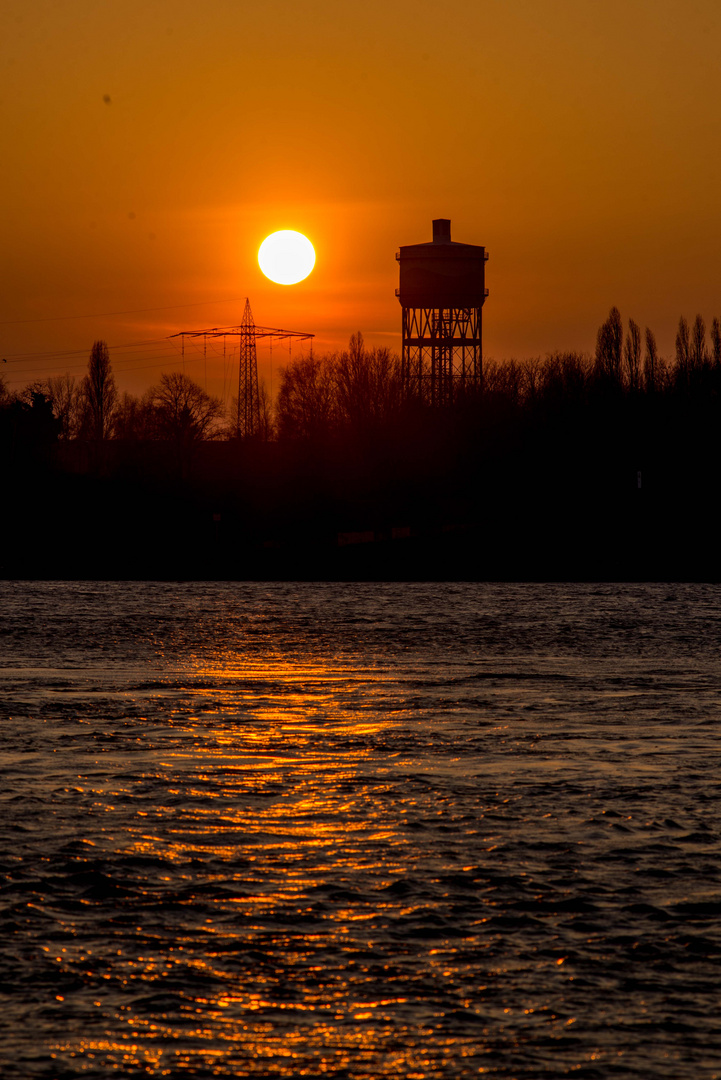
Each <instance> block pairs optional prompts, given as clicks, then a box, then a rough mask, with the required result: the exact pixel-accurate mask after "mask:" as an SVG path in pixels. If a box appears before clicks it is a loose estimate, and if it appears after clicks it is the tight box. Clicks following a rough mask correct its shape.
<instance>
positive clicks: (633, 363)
mask: <svg viewBox="0 0 721 1080" xmlns="http://www.w3.org/2000/svg"><path fill="white" fill-rule="evenodd" d="M623 356H624V360H625V362H626V378H627V380H628V388H629V390H638V389H639V387H640V385H641V327H640V326H639V325H638V323H637V322H634V320H633V319H629V320H628V333H627V334H626V343H625V346H624V350H623Z"/></svg>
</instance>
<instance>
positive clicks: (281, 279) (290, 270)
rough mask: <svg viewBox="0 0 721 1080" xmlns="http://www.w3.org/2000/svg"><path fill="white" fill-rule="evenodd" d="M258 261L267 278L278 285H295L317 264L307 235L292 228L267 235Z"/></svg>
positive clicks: (259, 252) (261, 246)
mask: <svg viewBox="0 0 721 1080" xmlns="http://www.w3.org/2000/svg"><path fill="white" fill-rule="evenodd" d="M258 263H259V265H260V268H261V270H262V271H263V273H264V274H265V276H266V277H267V278H270V280H271V281H275V282H277V283H278V285H295V284H296V283H297V282H299V281H302V280H303V278H307V277H308V274H309V273H310V272H311V270H312V269H313V267H314V266H315V251H314V250H313V245H312V244H311V242H310V240H309V239H308V237H307V236H303V233H299V232H294V231H293V230H292V229H281V231H280V232H274V233H271V234H270V236H266V238H265V240H264V241H263V243H262V244H261V245H260V250H259V251H258Z"/></svg>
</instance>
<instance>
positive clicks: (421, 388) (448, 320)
mask: <svg viewBox="0 0 721 1080" xmlns="http://www.w3.org/2000/svg"><path fill="white" fill-rule="evenodd" d="M402 311H403V349H402V354H401V376H402V380H403V388H404V391H405V393H406V394H407V395H408V396H410V397H416V398H419V399H420V400H421V401H423V402H425V403H426V404H428V405H450V404H451V403H452V402H453V401H455V400H456V399H457V398H458V397H459V396H460V395H462V394H463V393H464V392H466V391H467V390H469V389H471V388H473V387H480V385H481V378H482V375H483V350H482V344H481V329H482V325H481V308H480V307H471V308H409V307H404V308H403V309H402Z"/></svg>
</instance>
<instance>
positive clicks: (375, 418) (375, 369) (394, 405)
mask: <svg viewBox="0 0 721 1080" xmlns="http://www.w3.org/2000/svg"><path fill="white" fill-rule="evenodd" d="M334 369H335V384H336V393H337V401H338V411H339V414H340V415H339V419H340V421H341V422H342V423H343V422H344V423H347V424H348V425H349V426H351V427H353V428H355V429H356V430H357V431H369V430H371V429H373V428H377V427H378V426H379V425H381V424H384V423H386V422H387V421H388V420H390V419H391V418H392V417H393V416H395V415H397V413H398V410H399V408H400V405H401V400H402V386H401V373H400V363H399V361H398V357H397V356H393V355H392V354H391V352H390V351H389V350H388V349H366V347H365V343H364V341H363V335H362V334H361V333H360V331H359V332H358V333H357V334H353V335H352V337H351V339H350V343H349V346H348V349H347V350H346V351H344V352H342V353H341V354H340V356H338V357H337V358H336V359H335V363H334Z"/></svg>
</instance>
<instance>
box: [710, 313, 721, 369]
mask: <svg viewBox="0 0 721 1080" xmlns="http://www.w3.org/2000/svg"><path fill="white" fill-rule="evenodd" d="M711 348H712V350H713V353H712V355H713V366H714V369H715V370H716V371H718V370H719V368H721V323H720V322H719V321H718V319H714V321H713V322H712V323H711Z"/></svg>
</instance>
